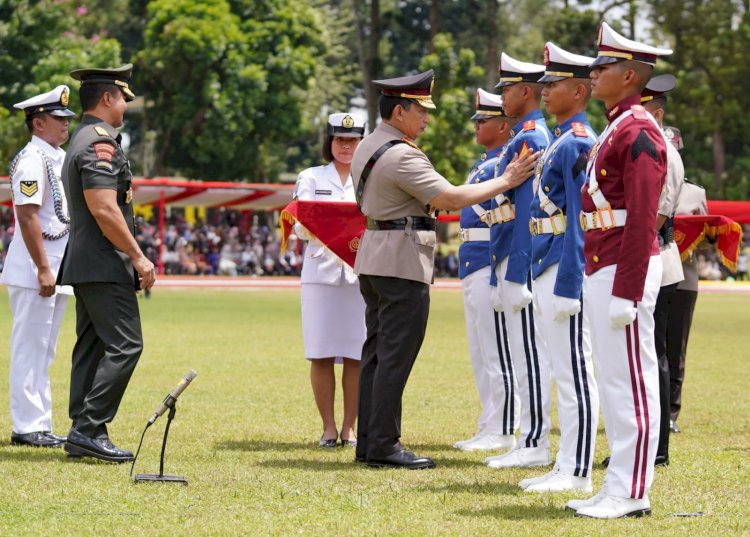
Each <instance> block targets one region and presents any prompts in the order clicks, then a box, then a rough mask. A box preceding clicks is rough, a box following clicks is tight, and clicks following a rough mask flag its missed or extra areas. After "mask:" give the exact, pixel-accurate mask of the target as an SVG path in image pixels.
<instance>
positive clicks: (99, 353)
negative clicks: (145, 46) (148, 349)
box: [59, 64, 155, 462]
mask: <svg viewBox="0 0 750 537" xmlns="http://www.w3.org/2000/svg"><path fill="white" fill-rule="evenodd" d="M132 68H133V66H132V64H128V65H125V66H123V67H121V68H118V69H78V70H75V71H72V72H71V73H70V75H71V76H72V77H73V78H74V79H76V80H80V81H81V88H80V91H79V95H80V99H81V108H82V109H83V114H84V115H83V119H82V121H81V124H80V125H79V127H78V128H77V129H76V131H75V133H73V137H72V138H71V142H70V146H69V147H68V153H67V155H66V157H65V162H64V164H63V170H62V180H63V185H64V188H65V195H66V197H67V200H68V208H69V212H70V239H69V241H68V247H67V250H66V253H65V259H64V260H63V265H62V268H61V270H60V275H59V279H60V281H61V283H63V284H66V285H72V286H73V288H74V290H75V296H76V335H77V337H78V339H77V341H76V344H75V347H74V348H73V367H72V370H71V378H70V407H69V413H70V418H71V419H72V420H73V426H72V428H71V429H70V432H69V433H68V439H67V442H66V443H65V451H66V452H67V453H68V454H69V455H70V456H73V457H84V456H85V457H95V458H97V459H102V460H105V461H110V462H124V461H129V460H132V459H133V454H132V453H131V452H130V451H129V450H127V449H120V448H117V447H115V446H114V444H112V442H111V441H110V440H109V436H108V434H107V423H109V422H111V421H112V419H113V418H114V417H115V414H116V413H117V408H118V406H119V405H120V401H121V400H122V396H123V394H124V393H125V388H126V387H127V385H128V381H129V380H130V376H131V375H132V373H133V370H134V369H135V365H136V363H137V362H138V358H139V357H140V355H141V351H142V349H143V337H142V334H141V319H140V314H139V311H138V302H137V299H136V295H135V292H136V290H137V289H139V288H142V289H149V288H150V287H151V286H152V285H153V284H154V280H155V276H154V265H153V264H152V263H151V262H150V261H149V260H148V259H147V258H146V256H144V255H143V252H141V249H140V248H139V247H138V244H137V243H136V240H135V228H134V223H133V205H132V201H133V188H132V180H133V176H132V174H131V172H130V166H129V163H128V160H127V158H125V155H124V153H123V150H122V147H120V135H119V134H118V132H117V128H119V127H121V126H122V123H123V116H124V114H125V109H126V108H127V103H128V102H129V101H132V100H133V99H134V98H135V96H134V95H133V92H132V91H131V90H130V89H129V87H128V81H129V80H130V73H131V71H132Z"/></svg>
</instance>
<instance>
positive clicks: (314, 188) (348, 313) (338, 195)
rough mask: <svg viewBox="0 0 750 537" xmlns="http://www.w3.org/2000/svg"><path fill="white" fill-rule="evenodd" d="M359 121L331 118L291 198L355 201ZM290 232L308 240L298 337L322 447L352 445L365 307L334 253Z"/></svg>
mask: <svg viewBox="0 0 750 537" xmlns="http://www.w3.org/2000/svg"><path fill="white" fill-rule="evenodd" d="M364 131H365V126H364V121H363V120H362V119H360V118H357V117H356V116H353V115H350V114H331V115H330V116H329V117H328V126H327V132H326V137H325V140H324V141H323V157H324V158H325V159H326V160H327V161H328V164H326V165H324V166H316V167H313V168H308V169H306V170H304V171H303V172H302V173H300V174H299V177H298V178H297V187H296V190H295V199H298V200H315V201H352V202H353V201H355V198H354V186H353V183H352V177H351V174H350V172H349V169H350V166H351V161H352V156H353V155H354V150H355V149H356V147H357V144H359V141H360V140H361V139H362V136H363V135H364ZM295 232H296V233H297V235H298V236H299V237H300V238H302V239H305V240H308V241H309V243H308V245H307V249H306V251H305V259H304V262H303V264H302V335H303V339H304V343H305V357H306V358H307V359H308V360H310V364H311V367H310V381H311V383H312V388H313V394H314V395H315V403H316V405H317V407H318V412H320V417H321V418H322V420H323V436H322V437H321V439H320V446H321V447H335V446H336V445H337V441H338V438H339V433H340V438H341V445H344V446H347V445H349V446H353V445H356V442H357V441H356V438H355V436H354V424H355V421H356V419H357V404H358V383H359V360H360V357H361V353H362V344H363V343H364V341H365V335H366V330H365V303H364V300H363V299H362V295H361V294H360V292H359V283H358V281H357V276H356V275H355V274H354V271H353V270H352V269H351V267H349V266H348V265H347V264H345V263H344V262H342V261H341V260H340V259H339V258H338V257H337V256H335V255H333V254H332V253H331V252H330V251H329V250H327V249H326V247H325V246H324V245H323V244H322V243H321V242H320V241H319V240H317V239H316V238H315V237H313V236H312V235H311V234H310V232H309V231H308V230H307V229H305V228H304V227H303V226H302V225H301V224H299V223H298V224H296V226H295ZM335 363H337V364H341V363H343V365H344V368H343V369H344V371H343V376H342V381H341V385H342V388H343V392H344V417H343V422H342V424H341V429H340V431H339V429H338V428H337V426H336V419H335V417H334V394H335V391H336V376H335V374H334V367H333V366H334V364H335Z"/></svg>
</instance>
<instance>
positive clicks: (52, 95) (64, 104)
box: [13, 84, 75, 117]
mask: <svg viewBox="0 0 750 537" xmlns="http://www.w3.org/2000/svg"><path fill="white" fill-rule="evenodd" d="M69 98H70V88H68V86H66V85H64V84H61V85H60V86H57V87H56V88H55V89H53V90H52V91H48V92H47V93H41V94H39V95H36V96H34V97H31V98H30V99H26V100H25V101H22V102H20V103H16V104H14V105H13V107H14V108H17V109H18V110H23V111H24V112H26V115H27V116H30V115H33V114H40V113H42V112H46V113H47V114H50V115H53V116H58V117H68V116H73V115H75V114H74V113H73V112H71V111H70V110H68V100H69Z"/></svg>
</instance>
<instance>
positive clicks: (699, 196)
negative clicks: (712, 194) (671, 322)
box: [677, 181, 708, 292]
mask: <svg viewBox="0 0 750 537" xmlns="http://www.w3.org/2000/svg"><path fill="white" fill-rule="evenodd" d="M677 214H708V204H707V202H706V191H705V190H703V188H702V187H700V186H698V185H694V184H693V183H690V182H688V181H685V182H684V183H683V185H682V190H681V191H680V197H679V198H678V200H677ZM682 271H683V273H684V274H685V279H684V280H683V281H681V282H680V283H679V285H678V286H677V289H682V290H683V291H696V292H697V291H698V270H697V269H696V268H695V262H694V260H693V256H692V255H691V256H690V258H689V259H688V260H687V261H685V262H684V263H683V264H682Z"/></svg>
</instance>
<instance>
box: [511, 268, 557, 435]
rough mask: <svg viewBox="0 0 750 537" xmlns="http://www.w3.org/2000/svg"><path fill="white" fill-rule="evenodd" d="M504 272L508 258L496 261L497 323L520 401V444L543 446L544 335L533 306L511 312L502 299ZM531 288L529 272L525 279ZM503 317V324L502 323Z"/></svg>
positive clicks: (546, 405)
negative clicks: (504, 337)
mask: <svg viewBox="0 0 750 537" xmlns="http://www.w3.org/2000/svg"><path fill="white" fill-rule="evenodd" d="M507 271H508V258H507V257H506V258H505V259H503V260H502V262H501V263H500V276H499V278H498V285H500V292H501V296H502V297H503V302H504V303H503V309H504V311H503V313H502V315H501V324H504V328H505V330H506V332H507V334H508V344H509V347H510V349H509V350H510V356H511V359H512V360H513V372H514V373H515V375H516V382H517V384H518V397H519V399H520V401H521V422H520V426H521V427H520V429H521V436H520V438H519V440H518V442H519V445H520V446H521V447H547V446H548V445H549V443H548V440H547V436H548V435H549V412H550V401H551V394H550V390H551V383H550V367H549V362H548V359H547V350H546V348H545V344H544V338H543V337H542V335H541V334H540V333H539V331H538V330H537V326H536V322H535V319H534V305H533V304H529V305H528V306H526V307H525V308H523V309H522V310H521V311H519V312H514V311H513V309H512V307H511V305H510V303H508V302H507V301H506V300H507V299H506V297H507V293H503V288H504V287H507V285H508V282H506V281H505V273H506V272H507ZM527 285H528V286H529V288H531V273H529V279H528V282H527ZM503 320H504V323H503V322H502V321H503Z"/></svg>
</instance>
